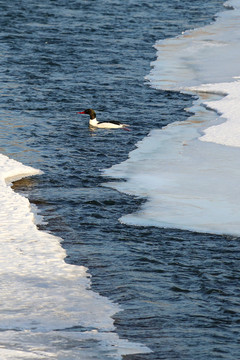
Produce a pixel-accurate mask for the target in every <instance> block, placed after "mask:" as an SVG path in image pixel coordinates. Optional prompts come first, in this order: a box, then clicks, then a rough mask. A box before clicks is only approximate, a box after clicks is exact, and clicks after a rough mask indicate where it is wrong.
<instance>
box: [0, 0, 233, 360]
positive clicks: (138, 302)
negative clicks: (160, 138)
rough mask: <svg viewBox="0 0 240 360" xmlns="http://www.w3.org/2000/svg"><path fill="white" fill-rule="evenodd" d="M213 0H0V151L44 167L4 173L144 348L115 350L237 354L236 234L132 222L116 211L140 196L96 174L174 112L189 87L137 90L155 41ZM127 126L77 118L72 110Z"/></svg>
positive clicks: (185, 101)
mask: <svg viewBox="0 0 240 360" xmlns="http://www.w3.org/2000/svg"><path fill="white" fill-rule="evenodd" d="M222 3H223V1H220V0H211V1H206V0H201V1H200V0H199V1H198V0H197V1H194V2H193V1H190V0H185V1H181V2H180V1H178V0H171V1H170V0H168V1H167V0H163V1H151V2H149V1H142V0H140V1H137V0H132V1H130V0H129V1H121V0H114V1H108V0H102V1H100V0H85V1H77V0H72V1H64V0H60V1H54V0H43V1H41V2H39V1H20V2H19V1H15V0H12V1H11V2H5V1H4V2H3V1H0V6H1V16H0V25H1V32H0V38H1V42H0V48H1V56H0V72H1V84H0V86H1V93H2V96H1V100H0V102H1V107H0V114H1V124H0V126H1V131H0V132H1V135H0V151H1V152H2V153H4V154H7V155H8V156H10V157H12V158H15V159H17V160H19V161H21V162H23V163H25V164H27V165H32V166H34V167H37V168H40V169H42V170H43V171H44V172H45V174H44V175H43V176H40V177H34V178H32V179H25V180H22V181H19V182H18V183H16V184H15V188H16V190H18V191H20V192H22V193H24V194H25V195H27V196H28V197H29V198H30V200H31V201H32V202H33V203H35V204H36V205H37V206H38V208H39V209H40V211H41V214H42V215H44V219H45V220H46V221H47V222H48V224H46V225H40V226H39V227H40V228H41V229H44V230H47V231H51V232H52V233H54V234H56V235H58V236H61V237H62V238H63V239H64V242H63V246H64V247H65V248H66V250H67V254H68V257H67V259H66V261H68V262H69V263H74V264H81V265H86V266H87V267H88V268H89V272H90V273H91V274H92V275H93V277H92V283H93V285H92V286H93V289H95V290H96V291H97V292H99V293H101V294H102V295H105V296H107V297H109V298H110V299H112V300H113V301H116V302H118V303H119V304H121V306H122V308H123V311H122V312H120V313H119V314H116V315H115V325H116V328H117V331H118V333H119V334H120V336H121V337H125V338H127V339H129V340H134V341H137V342H141V343H144V344H146V345H148V346H149V347H150V348H151V349H152V351H153V352H152V353H151V354H148V355H146V354H144V355H131V356H126V359H131V360H137V359H146V360H153V359H156V360H158V359H167V360H172V359H182V360H187V359H188V360H192V359H194V360H198V359H201V360H203V359H228V360H231V359H232V360H236V359H238V358H239V334H240V332H239V330H240V317H239V293H240V290H239V278H240V272H239V268H240V262H239V260H240V256H239V238H233V237H226V236H214V235H208V234H198V233H192V232H185V231H180V230H179V231H178V230H168V229H160V228H144V227H142V228H141V227H140V228H136V227H133V226H126V225H123V224H120V223H119V222H118V218H119V217H120V216H121V215H123V214H127V213H130V212H133V211H134V210H136V209H137V208H138V207H139V206H140V204H141V203H142V201H144V200H142V199H137V198H133V197H129V196H127V195H124V194H119V193H118V192H116V191H113V190H111V189H108V188H105V187H102V186H101V184H102V183H103V182H104V181H106V180H105V179H104V178H102V176H101V170H102V169H104V168H107V167H110V166H111V165H113V164H115V163H119V162H121V161H123V160H124V159H126V158H127V156H128V153H129V151H131V150H132V149H134V146H135V144H136V142H137V141H138V140H140V139H142V138H143V137H144V136H146V135H147V134H148V132H149V131H150V130H151V129H153V128H159V127H162V126H164V125H166V124H168V123H170V122H173V121H176V120H184V119H186V117H187V116H188V114H187V113H186V112H184V108H185V107H188V106H189V105H190V104H191V101H192V99H191V97H190V96H187V95H183V94H178V93H174V92H163V91H156V90H154V89H151V88H150V87H149V86H148V85H147V84H145V83H144V76H145V75H147V74H148V72H149V70H150V62H151V61H153V60H154V59H155V50H154V49H153V48H152V45H153V44H154V43H155V41H156V40H159V39H163V38H166V37H170V36H171V37H172V36H176V35H178V34H180V33H181V32H182V31H184V30H186V29H188V28H194V27H199V26H202V25H203V24H206V23H209V22H210V21H212V17H213V16H214V14H215V13H216V12H217V11H218V10H222ZM87 107H93V108H94V109H95V110H96V111H97V114H98V116H99V118H100V119H103V118H104V119H107V120H109V119H112V118H114V119H120V120H121V121H123V122H127V123H129V124H131V128H132V131H130V132H126V131H121V130H120V131H111V130H98V131H94V132H92V131H90V130H89V129H88V119H87V118H85V117H81V116H79V115H76V112H77V111H80V110H84V109H85V108H87Z"/></svg>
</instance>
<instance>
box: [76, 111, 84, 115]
mask: <svg viewBox="0 0 240 360" xmlns="http://www.w3.org/2000/svg"><path fill="white" fill-rule="evenodd" d="M77 114H85V111H79V112H78V113H77Z"/></svg>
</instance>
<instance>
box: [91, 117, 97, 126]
mask: <svg viewBox="0 0 240 360" xmlns="http://www.w3.org/2000/svg"><path fill="white" fill-rule="evenodd" d="M97 124H98V121H97V118H96V117H95V118H94V119H90V120H89V125H91V126H96V125H97Z"/></svg>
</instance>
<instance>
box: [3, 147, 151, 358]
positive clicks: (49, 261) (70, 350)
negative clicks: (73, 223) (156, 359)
mask: <svg viewBox="0 0 240 360" xmlns="http://www.w3.org/2000/svg"><path fill="white" fill-rule="evenodd" d="M0 170H1V171H0V174H1V175H0V192H1V208H0V216H1V232H0V269H1V270H0V282H1V290H0V291H1V303H0V317H1V321H0V357H1V359H35V358H36V359H50V358H53V359H54V358H57V359H70V358H71V359H75V358H76V359H80V358H82V359H93V358H98V359H105V358H106V357H108V358H110V359H120V358H121V355H122V354H128V353H135V352H141V351H143V352H144V351H148V350H147V349H146V348H144V347H142V346H140V345H137V344H133V343H129V342H128V341H126V340H121V339H119V337H118V336H117V334H116V333H115V331H114V330H115V328H114V325H113V319H112V315H113V314H115V313H116V312H117V311H119V310H120V309H119V307H118V306H117V305H116V304H113V303H112V302H111V301H110V300H108V299H107V298H104V297H102V296H100V295H99V294H97V293H95V292H93V291H91V290H90V289H89V288H90V285H91V284H90V278H89V275H87V274H86V271H87V269H86V268H85V267H82V266H74V265H69V264H66V263H65V261H64V258H65V256H66V254H65V251H64V250H63V249H62V247H61V245H60V242H61V239H59V238H57V237H55V236H53V235H51V234H48V233H46V232H43V231H39V230H38V228H37V226H36V225H35V221H36V219H35V218H34V214H33V212H31V207H30V203H29V201H28V199H26V198H25V197H23V196H21V195H19V194H16V193H15V192H14V191H13V190H12V188H11V187H10V184H9V182H10V181H14V180H16V179H20V178H22V177H25V176H31V175H37V174H40V173H41V172H40V171H39V170H36V169H33V168H32V167H28V166H25V165H23V164H21V163H19V162H17V161H15V160H11V159H9V158H8V157H6V156H4V155H1V154H0ZM6 180H7V183H8V185H7V183H6Z"/></svg>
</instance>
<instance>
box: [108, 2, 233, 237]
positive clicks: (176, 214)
mask: <svg viewBox="0 0 240 360" xmlns="http://www.w3.org/2000/svg"><path fill="white" fill-rule="evenodd" d="M225 7H227V8H228V9H226V10H225V11H223V12H222V13H219V14H218V17H217V20H216V21H215V22H213V23H212V24H210V25H208V26H205V27H203V28H199V29H195V30H191V31H186V32H184V33H183V34H181V35H180V36H177V37H176V38H171V39H166V40H163V41H158V42H157V43H156V44H155V47H156V49H157V60H156V61H155V62H153V63H152V67H153V68H152V70H151V72H150V74H149V75H148V76H147V80H148V81H149V82H150V85H151V86H152V87H154V88H156V89H164V90H172V91H179V92H183V93H188V94H190V95H194V96H195V98H196V95H197V100H194V101H193V106H192V107H191V109H186V110H187V111H189V112H191V113H194V115H193V116H190V117H189V118H188V120H187V121H185V122H178V121H176V122H175V123H173V124H170V125H168V126H166V127H164V128H162V129H161V130H153V131H151V133H150V134H149V136H148V137H146V138H145V139H143V140H142V141H140V142H139V143H138V144H137V149H136V150H134V151H133V152H131V153H130V154H129V159H128V160H127V161H125V162H123V163H121V164H119V165H115V166H113V167H112V168H110V169H106V170H105V171H104V175H105V176H110V177H112V178H116V179H123V178H124V179H125V180H127V181H125V182H119V181H116V182H111V183H108V186H111V187H113V188H115V189H117V190H119V191H123V192H125V193H128V194H131V195H135V196H139V197H143V198H146V200H147V201H146V202H145V204H144V205H143V206H142V208H141V209H140V210H139V211H138V212H136V213H134V214H129V215H126V216H123V217H122V218H121V219H120V221H122V222H124V223H126V224H131V225H139V226H140V225H144V226H159V227H166V228H178V229H184V230H191V231H199V232H209V233H214V234H230V235H239V234H240V220H239V217H238V216H237V214H238V213H239V210H240V208H239V203H238V186H239V185H238V184H239V178H240V171H239V166H238V161H239V156H240V153H239V151H240V150H239V145H240V141H239V139H240V137H239V129H240V126H239V120H238V114H239V102H240V101H239V100H240V99H239V86H240V82H239V81H238V76H239V75H240V65H239V61H238V59H239V54H240V45H239V34H240V23H239V15H240V4H239V2H238V1H236V0H233V1H228V2H227V3H225ZM213 110H214V111H213Z"/></svg>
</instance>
